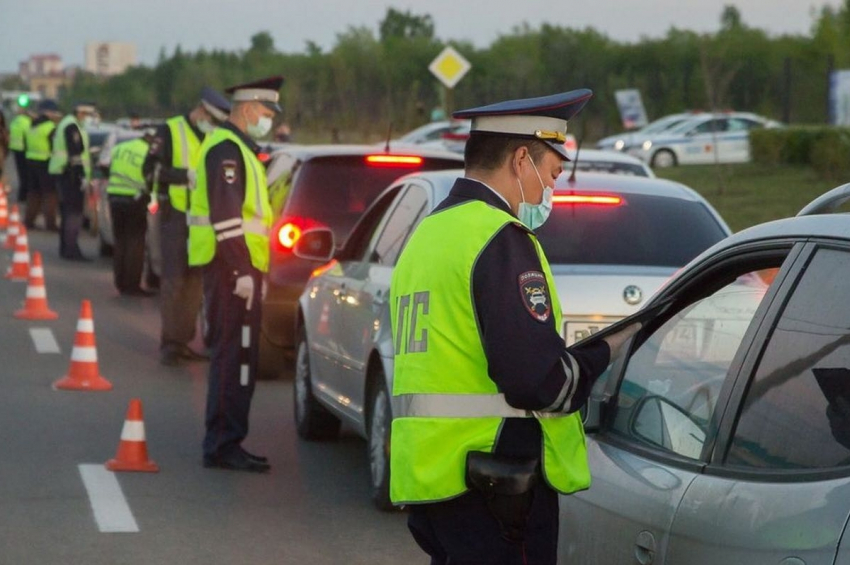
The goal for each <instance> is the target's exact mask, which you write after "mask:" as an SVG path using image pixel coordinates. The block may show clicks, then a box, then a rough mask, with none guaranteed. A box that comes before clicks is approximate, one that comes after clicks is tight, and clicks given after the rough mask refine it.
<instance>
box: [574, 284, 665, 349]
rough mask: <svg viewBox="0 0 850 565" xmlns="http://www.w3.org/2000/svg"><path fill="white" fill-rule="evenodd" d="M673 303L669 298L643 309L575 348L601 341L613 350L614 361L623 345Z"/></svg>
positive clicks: (576, 345) (587, 338)
mask: <svg viewBox="0 0 850 565" xmlns="http://www.w3.org/2000/svg"><path fill="white" fill-rule="evenodd" d="M672 303H673V300H672V299H671V298H668V299H666V300H662V301H661V302H659V303H658V304H654V305H652V306H650V307H648V308H642V309H641V310H638V311H637V312H635V313H634V314H632V315H631V316H627V317H626V318H623V319H622V320H620V321H619V322H616V323H614V324H611V325H610V326H608V327H607V328H604V329H602V330H599V331H598V332H596V333H595V334H592V335H590V336H588V337H586V338H584V339H583V340H581V341H578V342H576V343H575V344H573V347H576V348H577V347H586V346H587V345H590V344H592V343H597V342H598V341H599V340H600V339H601V340H603V341H605V342H606V343H607V344H608V347H609V348H610V350H611V361H613V360H614V359H616V358H617V356H618V355H620V353H621V351H620V350H621V349H622V347H623V344H625V343H626V342H628V341H629V339H631V338H632V337H633V336H634V335H635V334H636V333H638V332H639V331H640V330H641V328H642V327H643V326H645V325H646V324H647V323H648V322H650V321H651V320H654V319H655V318H657V317H658V316H660V315H661V314H663V313H664V311H665V310H667V308H668V307H669V306H670V305H671V304H672Z"/></svg>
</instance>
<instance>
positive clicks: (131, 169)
mask: <svg viewBox="0 0 850 565" xmlns="http://www.w3.org/2000/svg"><path fill="white" fill-rule="evenodd" d="M148 148H149V145H148V142H147V141H145V140H144V139H142V138H138V139H131V140H129V141H125V142H123V143H119V144H118V145H116V146H115V147H113V148H112V153H111V154H110V164H109V183H108V184H107V186H106V192H107V193H108V194H115V195H120V196H133V197H137V196H140V195H141V193H142V192H144V191H145V190H146V188H147V186H146V184H145V177H144V173H143V172H142V167H143V165H144V163H145V158H146V157H147V154H148Z"/></svg>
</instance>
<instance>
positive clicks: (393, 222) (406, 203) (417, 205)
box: [371, 185, 428, 265]
mask: <svg viewBox="0 0 850 565" xmlns="http://www.w3.org/2000/svg"><path fill="white" fill-rule="evenodd" d="M427 213H428V194H427V193H426V192H425V190H424V189H423V188H422V187H420V186H416V185H410V186H409V187H407V190H406V191H405V192H402V194H401V197H400V199H399V201H398V205H397V206H396V207H395V208H394V209H393V211H392V212H391V213H390V216H389V218H388V219H387V221H386V223H385V224H384V229H383V231H381V234H380V235H379V236H378V240H377V241H376V242H375V247H374V249H373V250H372V257H371V261H372V262H374V263H379V264H381V265H394V264H395V262H396V259H398V256H399V254H400V253H401V249H402V247H403V246H404V243H405V242H406V241H407V239H408V237H410V233H411V232H412V231H413V228H414V227H416V225H417V224H419V222H420V221H421V220H422V218H424V217H425V215H426V214H427Z"/></svg>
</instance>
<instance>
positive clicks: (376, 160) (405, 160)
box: [366, 155, 423, 167]
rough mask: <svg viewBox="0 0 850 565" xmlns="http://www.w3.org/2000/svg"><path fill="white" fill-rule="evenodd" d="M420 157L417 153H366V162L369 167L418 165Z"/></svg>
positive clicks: (420, 162) (420, 163)
mask: <svg viewBox="0 0 850 565" xmlns="http://www.w3.org/2000/svg"><path fill="white" fill-rule="evenodd" d="M422 161H423V159H422V157H419V156H417V155H367V156H366V164H367V165H369V166H370V167H419V166H421V165H422Z"/></svg>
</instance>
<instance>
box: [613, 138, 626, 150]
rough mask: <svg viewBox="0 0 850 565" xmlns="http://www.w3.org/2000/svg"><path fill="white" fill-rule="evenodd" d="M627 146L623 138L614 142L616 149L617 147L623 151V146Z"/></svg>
mask: <svg viewBox="0 0 850 565" xmlns="http://www.w3.org/2000/svg"><path fill="white" fill-rule="evenodd" d="M625 146H626V142H625V141H623V140H622V139H618V140H617V141H615V142H614V149H616V150H617V151H622V150H623V147H625Z"/></svg>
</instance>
